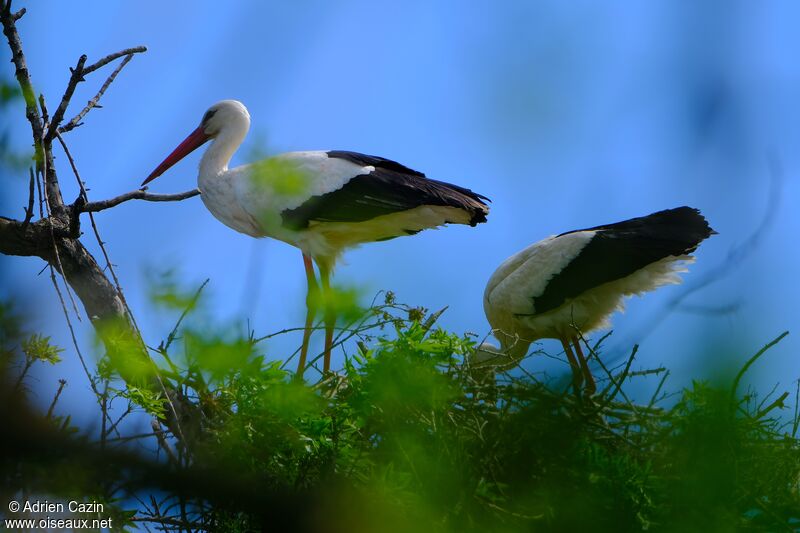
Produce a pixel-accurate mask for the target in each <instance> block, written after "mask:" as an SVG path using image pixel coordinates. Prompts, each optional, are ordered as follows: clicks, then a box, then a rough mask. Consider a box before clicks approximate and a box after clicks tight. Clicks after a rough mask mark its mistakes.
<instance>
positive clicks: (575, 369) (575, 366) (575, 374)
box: [560, 339, 583, 394]
mask: <svg viewBox="0 0 800 533" xmlns="http://www.w3.org/2000/svg"><path fill="white" fill-rule="evenodd" d="M560 340H561V346H563V347H564V353H565V354H566V355H567V360H568V361H569V366H570V368H572V386H573V387H575V394H580V393H581V385H582V384H583V375H582V374H581V365H580V363H578V360H577V359H575V354H574V353H572V348H570V346H569V342H567V341H566V340H565V339H560Z"/></svg>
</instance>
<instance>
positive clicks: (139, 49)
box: [83, 46, 147, 75]
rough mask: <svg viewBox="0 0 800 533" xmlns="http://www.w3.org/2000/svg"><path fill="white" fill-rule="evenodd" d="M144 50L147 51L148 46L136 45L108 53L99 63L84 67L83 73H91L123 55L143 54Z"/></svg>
mask: <svg viewBox="0 0 800 533" xmlns="http://www.w3.org/2000/svg"><path fill="white" fill-rule="evenodd" d="M143 52H147V47H146V46H134V47H133V48H126V49H125V50H120V51H119V52H114V53H113V54H108V55H107V56H106V57H104V58H102V59H100V60H99V61H98V62H97V63H94V64H92V65H89V66H88V67H86V68H85V69H83V73H84V75H85V74H91V73H92V72H94V71H95V70H97V69H99V68H102V67H104V66H106V65H108V64H109V63H111V62H112V61H114V60H115V59H119V58H120V57H122V56H129V55H133V54H141V53H143Z"/></svg>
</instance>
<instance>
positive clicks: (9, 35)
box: [0, 1, 43, 161]
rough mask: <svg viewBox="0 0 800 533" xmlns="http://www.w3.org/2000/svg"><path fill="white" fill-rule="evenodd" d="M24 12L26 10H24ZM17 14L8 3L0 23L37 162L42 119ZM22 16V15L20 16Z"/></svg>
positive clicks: (1, 13)
mask: <svg viewBox="0 0 800 533" xmlns="http://www.w3.org/2000/svg"><path fill="white" fill-rule="evenodd" d="M23 11H24V10H23ZM16 15H17V14H12V13H11V2H10V1H9V2H7V3H6V5H5V6H4V9H3V10H2V11H0V22H2V24H3V34H4V35H5V36H6V39H7V40H8V46H9V48H10V49H11V61H12V62H13V63H14V69H15V73H14V74H15V76H16V78H17V83H18V84H19V87H20V89H21V90H22V97H23V98H24V99H25V116H26V117H27V119H28V122H30V124H31V131H32V133H33V142H34V146H35V150H36V156H37V161H41V159H40V157H41V156H42V145H41V141H42V131H43V125H42V117H41V116H40V115H39V109H38V108H37V107H36V96H35V94H34V90H33V83H32V82H31V76H30V73H29V72H28V65H27V63H26V61H25V54H24V53H23V52H22V40H21V39H20V37H19V33H18V32H17V26H16V24H15V22H16V21H17V19H18V17H17V16H16ZM20 16H22V15H20Z"/></svg>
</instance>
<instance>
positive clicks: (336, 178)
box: [142, 100, 489, 376]
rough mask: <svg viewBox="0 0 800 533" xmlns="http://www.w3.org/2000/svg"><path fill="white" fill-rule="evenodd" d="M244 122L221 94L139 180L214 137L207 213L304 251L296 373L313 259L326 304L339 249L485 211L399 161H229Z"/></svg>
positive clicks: (482, 216) (318, 157) (321, 156)
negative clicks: (304, 286)
mask: <svg viewBox="0 0 800 533" xmlns="http://www.w3.org/2000/svg"><path fill="white" fill-rule="evenodd" d="M249 129H250V114H249V113H248V112H247V108H246V107H245V106H244V105H243V104H242V103H241V102H238V101H236V100H222V101H221V102H217V103H216V104H214V105H213V106H211V107H210V108H209V109H208V111H206V113H205V115H203V119H202V120H201V122H200V126H198V127H197V129H195V130H194V131H193V132H192V133H190V134H189V136H188V137H186V139H185V140H184V141H183V142H182V143H180V144H179V145H178V147H177V148H176V149H175V150H174V151H173V152H172V153H171V154H170V155H169V156H167V158H166V159H165V160H164V161H163V162H162V163H161V164H160V165H158V167H156V169H155V170H154V171H153V172H152V173H151V174H150V175H149V176H148V177H147V179H145V180H144V182H142V185H143V186H144V185H145V184H147V183H149V182H150V181H152V180H154V179H155V178H157V177H158V176H160V175H161V174H163V173H164V172H165V171H166V170H167V169H168V168H170V167H171V166H172V165H174V164H175V163H177V162H178V161H180V160H181V159H182V158H183V157H185V156H186V155H188V154H189V153H191V152H192V151H194V150H195V149H197V148H199V147H200V146H202V145H203V144H204V143H205V142H206V141H208V140H212V143H211V145H210V146H209V147H208V149H207V150H206V152H205V154H203V157H202V159H201V160H200V170H199V174H198V177H197V185H198V188H199V189H200V192H201V198H202V199H203V203H204V204H205V206H206V207H207V208H208V210H209V211H211V214H213V215H214V216H215V217H216V218H217V219H219V220H220V221H221V222H222V223H224V224H225V225H227V226H229V227H231V228H233V229H235V230H236V231H238V232H241V233H244V234H246V235H250V236H251V237H273V238H275V239H278V240H281V241H284V242H286V243H288V244H291V245H293V246H296V247H297V248H300V250H301V251H302V252H303V264H304V266H305V271H306V279H307V281H308V296H307V298H306V304H307V314H306V322H305V331H304V334H303V344H302V347H301V350H300V361H299V364H298V368H297V373H298V375H299V376H302V373H303V369H304V368H305V364H306V356H307V354H308V341H309V337H310V335H311V327H312V325H313V321H314V317H315V315H316V301H317V298H315V295H316V293H317V291H318V290H319V288H318V285H317V280H316V275H315V273H314V267H313V265H312V262H311V261H312V259H313V260H314V262H316V263H317V268H318V269H319V277H320V283H321V285H322V291H323V293H324V294H323V298H322V301H323V302H329V301H330V294H331V292H330V281H329V278H330V273H331V270H332V269H333V267H334V264H335V262H336V259H337V258H338V256H339V255H340V254H341V253H342V251H343V250H344V249H346V248H350V247H353V246H357V245H359V244H361V243H365V242H372V241H382V240H387V239H392V238H395V237H399V236H401V235H414V234H415V233H418V232H420V231H422V230H424V229H427V228H434V227H437V226H441V225H443V224H447V223H453V224H469V225H470V226H475V225H476V224H478V223H481V222H485V221H486V215H487V214H488V213H489V208H488V206H487V205H486V203H485V202H484V201H485V200H487V201H488V198H486V197H485V196H481V195H480V194H476V193H474V192H472V191H470V190H469V189H465V188H463V187H459V186H457V185H451V184H449V183H444V182H441V181H435V180H431V179H428V178H426V177H425V175H424V174H422V173H421V172H417V171H416V170H412V169H410V168H408V167H405V166H403V165H401V164H400V163H396V162H394V161H390V160H388V159H384V158H382V157H374V156H370V155H364V154H359V153H355V152H344V151H311V152H290V153H286V154H280V155H277V156H274V157H271V158H269V159H266V160H263V161H259V162H257V163H253V164H249V165H242V166H238V167H235V168H230V169H229V168H228V163H229V162H230V160H231V158H232V157H233V154H234V153H235V152H236V150H237V149H238V148H239V146H240V145H241V144H242V141H243V140H244V138H245V136H246V135H247V131H248V130H249ZM325 307H326V310H325V355H324V359H323V372H328V371H329V370H330V357H331V345H332V342H333V327H334V323H335V317H334V316H333V314H332V312H331V311H330V309H331V307H330V305H326V306H325Z"/></svg>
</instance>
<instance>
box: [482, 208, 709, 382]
mask: <svg viewBox="0 0 800 533" xmlns="http://www.w3.org/2000/svg"><path fill="white" fill-rule="evenodd" d="M712 233H713V230H711V228H710V227H709V226H708V223H707V222H706V220H705V219H704V218H703V217H702V215H700V213H699V211H697V210H695V209H691V208H688V207H680V208H677V209H671V210H667V211H660V212H658V213H653V214H651V215H648V216H645V217H640V218H635V219H631V220H626V221H624V222H619V223H616V224H610V225H606V226H598V227H595V228H589V229H586V230H578V231H572V232H568V233H564V234H561V235H557V236H552V237H548V238H547V239H544V240H542V241H540V242H537V243H535V244H532V245H531V246H529V247H527V248H525V249H524V250H522V251H520V252H518V253H517V254H514V255H513V256H511V257H509V258H508V259H507V260H505V261H504V262H503V263H502V264H501V265H500V266H499V267H498V268H497V270H496V271H495V272H494V274H492V276H491V278H490V279H489V282H488V283H487V285H486V290H485V292H484V300H483V306H484V311H485V313H486V318H487V320H488V321H489V324H491V326H492V332H493V334H494V336H495V337H496V338H497V339H498V340H499V341H500V346H499V347H496V346H493V345H491V344H488V343H484V344H483V345H481V346H480V347H479V349H478V350H477V352H476V355H475V357H476V360H477V361H484V362H485V361H489V360H492V363H498V364H499V365H500V366H501V367H504V368H508V367H510V366H513V365H515V364H517V363H518V362H519V361H520V360H521V359H522V358H523V357H524V356H525V354H526V353H527V350H528V347H529V346H530V344H531V343H532V342H533V341H535V340H538V339H542V338H553V339H559V340H561V342H562V345H563V347H564V350H565V353H566V355H567V357H568V358H569V359H570V363H571V364H572V365H573V370H575V371H576V382H577V381H580V380H581V379H585V380H586V381H587V383H588V388H589V389H590V390H593V379H592V377H591V374H590V373H589V371H588V366H587V365H586V361H585V357H583V353H582V350H581V347H580V343H579V336H580V334H583V333H588V332H590V331H592V330H595V329H597V328H602V327H608V326H610V317H611V315H612V314H613V312H614V311H617V310H622V309H623V307H624V303H623V300H624V298H625V297H626V296H631V295H634V294H642V293H645V292H648V291H652V290H654V289H657V288H658V287H661V286H662V285H667V284H675V283H680V281H681V280H680V277H679V275H678V274H679V273H681V272H685V271H686V265H687V264H689V263H691V262H693V261H694V258H693V257H692V256H690V255H689V254H690V253H691V252H693V251H694V250H695V248H696V247H697V245H698V244H699V243H700V242H701V241H702V240H704V239H705V238H707V237H708V236H709V235H711V234H712ZM570 344H572V346H574V348H575V352H576V354H577V355H575V354H573V353H572V350H571V347H570ZM576 364H577V367H578V368H576V367H575V365H576ZM581 374H582V376H581Z"/></svg>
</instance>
